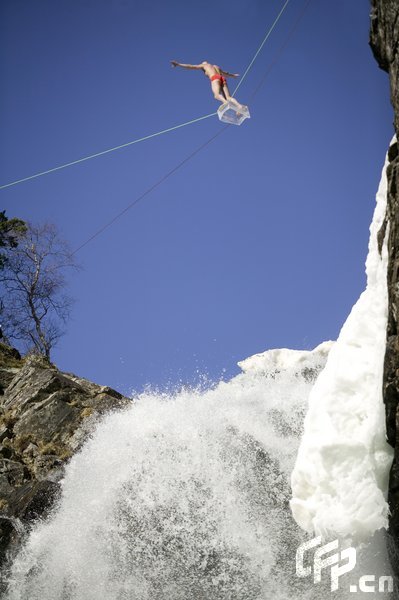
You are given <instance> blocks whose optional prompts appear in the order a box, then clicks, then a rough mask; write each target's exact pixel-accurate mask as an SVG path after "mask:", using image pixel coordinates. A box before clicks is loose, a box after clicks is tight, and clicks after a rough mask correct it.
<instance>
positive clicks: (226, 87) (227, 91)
mask: <svg viewBox="0 0 399 600" xmlns="http://www.w3.org/2000/svg"><path fill="white" fill-rule="evenodd" d="M223 94H224V95H225V98H226V100H228V101H229V102H231V103H232V104H234V106H236V107H237V108H241V107H242V104H240V103H239V102H237V100H236V99H235V98H233V96H230V91H229V88H228V85H227V83H225V84H224V86H223Z"/></svg>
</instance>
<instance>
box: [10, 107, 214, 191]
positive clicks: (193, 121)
mask: <svg viewBox="0 0 399 600" xmlns="http://www.w3.org/2000/svg"><path fill="white" fill-rule="evenodd" d="M214 115H216V113H215V112H214V113H211V114H209V115H205V116H203V117H198V118H197V119H192V120H191V121H187V122H186V123H181V124H180V125H175V126H174V127H169V128H168V129H162V131H157V132H156V133H150V135H145V136H144V137H141V138H137V139H136V140H133V141H131V142H126V143H125V144H121V145H120V146H114V147H113V148H108V149H107V150H102V151H101V152H96V153H95V154H90V155H89V156H84V157H83V158H78V160H73V161H71V162H69V163H65V164H64V165H59V166H58V167H54V168H53V169H48V170H47V171H41V172H40V173H36V174H35V175H30V176H29V177H23V178H22V179H17V181H12V182H11V183H6V184H5V185H1V186H0V190H3V189H4V188H7V187H11V186H12V185H17V184H18V183H22V182H23V181H29V180H30V179H35V178H36V177H41V176H42V175H47V174H48V173H54V171H60V170H61V169H66V168H67V167H71V166H72V165H77V164H78V163H81V162H84V161H85V160H90V159H92V158H96V157H97V156H102V155H103V154H108V153H109V152H115V150H121V148H126V147H127V146H133V144H138V143H139V142H144V140H149V139H150V138H153V137H156V136H158V135H162V134H163V133H168V132H169V131H174V130H175V129H179V128H180V127H185V126H186V125H191V124H192V123H197V122H198V121H203V120H204V119H209V117H213V116H214Z"/></svg>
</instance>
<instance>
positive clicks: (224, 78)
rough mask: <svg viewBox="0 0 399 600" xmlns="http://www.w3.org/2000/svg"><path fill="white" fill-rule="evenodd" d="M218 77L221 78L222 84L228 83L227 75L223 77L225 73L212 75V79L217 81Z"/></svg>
mask: <svg viewBox="0 0 399 600" xmlns="http://www.w3.org/2000/svg"><path fill="white" fill-rule="evenodd" d="M216 79H219V80H220V83H221V84H222V85H224V84H225V83H227V81H226V77H223V75H212V77H211V81H216Z"/></svg>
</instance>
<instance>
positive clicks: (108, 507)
mask: <svg viewBox="0 0 399 600" xmlns="http://www.w3.org/2000/svg"><path fill="white" fill-rule="evenodd" d="M304 356H305V362H304V363H303V364H302V366H301V369H299V370H298V366H291V367H289V366H288V367H287V368H285V369H280V370H277V371H276V370H275V369H272V370H271V371H269V373H265V372H264V371H262V369H259V368H258V369H252V370H250V371H248V372H247V373H242V374H241V375H239V376H238V377H236V378H234V379H233V380H232V381H230V382H228V383H220V384H219V385H218V386H217V387H215V388H214V389H211V390H208V391H205V392H203V391H202V392H200V391H192V390H183V391H180V392H179V393H177V394H175V395H172V396H167V395H165V394H158V395H157V394H144V395H142V396H141V397H140V398H138V399H137V401H136V402H135V403H134V404H132V406H131V407H130V408H128V409H126V410H124V411H122V412H116V413H114V414H111V415H109V416H107V417H106V418H105V419H104V420H103V421H102V422H101V423H100V424H99V425H98V426H97V427H96V429H95V431H94V433H93V436H92V438H91V439H90V440H89V441H88V442H87V443H86V444H85V446H84V447H83V448H82V450H81V451H80V452H79V453H78V454H77V455H76V456H75V457H74V458H73V459H72V461H71V462H70V464H69V465H68V467H67V470H66V474H65V479H64V481H63V493H62V498H61V500H60V502H59V504H58V506H57V507H56V509H55V510H54V512H53V514H52V515H51V517H50V518H49V519H47V521H46V522H43V523H40V524H38V525H37V526H36V527H35V529H34V530H33V531H32V532H31V534H30V535H29V537H28V539H27V541H26V543H25V545H24V547H23V548H22V550H21V552H20V553H19V555H18V556H17V557H16V559H15V560H14V562H13V565H12V567H11V569H10V571H9V573H8V575H7V576H8V582H9V588H8V591H7V592H6V594H5V598H6V599H7V600H17V599H18V600H39V599H40V600H100V599H101V600H163V599H164V598H168V599H171V600H266V599H268V598H276V599H277V600H283V599H284V600H285V599H288V598H292V597H293V596H294V597H296V598H298V599H301V598H303V599H305V598H306V599H316V598H319V597H320V598H322V597H325V588H324V590H323V589H321V587H320V585H319V587H316V586H315V585H313V584H312V581H304V580H300V579H298V578H297V577H296V575H295V552H296V549H297V546H298V545H299V544H300V543H301V541H302V540H303V539H304V536H303V534H302V533H301V532H300V530H299V528H298V527H297V525H296V524H295V523H294V522H293V520H292V517H291V514H290V510H289V507H288V501H289V498H290V486H289V476H290V472H291V470H292V467H293V464H294V461H295V455H296V451H297V447H298V443H299V436H300V434H301V430H302V424H303V418H304V413H305V411H306V404H307V398H308V394H309V391H310V389H311V387H312V385H313V380H314V374H315V370H314V369H316V370H317V369H318V368H319V367H320V364H321V363H322V362H323V361H324V358H323V357H322V355H321V354H320V353H317V352H316V353H313V354H310V353H308V354H307V353H305V354H304ZM328 593H329V592H328Z"/></svg>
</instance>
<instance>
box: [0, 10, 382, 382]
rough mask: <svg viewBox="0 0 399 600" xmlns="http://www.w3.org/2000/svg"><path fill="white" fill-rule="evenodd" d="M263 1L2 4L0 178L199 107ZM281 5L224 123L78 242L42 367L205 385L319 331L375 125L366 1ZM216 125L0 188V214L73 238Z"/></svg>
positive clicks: (261, 13)
mask: <svg viewBox="0 0 399 600" xmlns="http://www.w3.org/2000/svg"><path fill="white" fill-rule="evenodd" d="M282 4H283V2H281V1H280V0H279V1H277V0H247V1H246V2H245V3H243V2H242V1H238V0H212V1H211V0H203V1H202V2H187V1H184V2H183V1H182V0H171V1H170V2H168V3H165V2H162V1H160V0H152V1H150V2H149V1H144V0H143V1H141V0H58V1H57V2H53V1H52V0H35V2H31V1H30V0H3V2H2V3H1V5H0V77H1V81H2V83H3V85H2V88H3V90H2V94H1V97H0V127H1V132H2V133H1V139H0V185H1V184H5V183H8V182H9V181H13V180H15V179H19V178H21V177H25V176H29V175H31V174H33V173H36V172H38V171H43V170H45V169H49V168H52V167H54V166H57V165H59V164H62V163H65V162H69V161H72V160H75V159H78V158H80V157H82V156H85V155H87V154H92V153H95V152H99V151H101V150H104V149H106V148H109V147H112V146H116V145H119V144H123V143H125V142H128V141H130V140H133V139H135V138H137V137H140V136H143V135H147V134H150V133H153V132H156V131H158V130H161V129H165V128H167V127H171V126H173V125H177V124H179V123H182V122H185V121H188V120H190V119H193V118H196V117H199V116H202V115H205V114H208V113H209V112H212V111H214V110H216V108H217V106H218V103H217V102H216V101H215V100H214V99H213V96H212V95H211V93H210V89H209V88H210V86H209V82H208V81H207V79H206V78H205V77H204V76H203V75H202V74H201V73H200V72H194V71H184V70H181V69H172V68H171V67H170V64H169V60H170V59H176V60H179V61H181V62H193V63H197V62H201V61H203V60H209V61H210V62H216V63H217V64H219V65H221V66H222V67H223V68H224V69H227V70H231V71H233V72H239V73H241V74H242V73H243V72H244V70H245V68H246V67H247V65H248V64H249V62H250V60H251V58H252V56H253V55H254V53H255V51H256V50H257V48H258V46H259V44H260V42H261V41H262V39H263V37H264V35H265V33H266V31H267V30H268V29H269V27H270V25H271V24H272V22H273V21H274V19H275V17H276V15H277V14H278V12H279V10H280V9H281V6H282ZM304 4H305V1H304V0H301V1H299V0H291V1H290V3H289V5H288V7H287V9H286V11H285V13H284V15H283V17H282V18H281V20H280V22H279V24H278V26H277V27H276V29H275V31H274V32H273V34H272V35H271V37H270V39H269V40H268V42H267V43H266V44H265V46H264V48H263V50H262V52H261V54H260V55H259V57H258V59H257V60H256V62H255V64H254V66H253V68H252V69H251V71H250V73H249V74H248V76H247V77H246V79H245V81H244V82H243V85H242V87H241V88H240V90H239V94H238V98H239V99H240V100H241V101H242V102H243V103H248V104H249V108H250V110H251V115H252V118H251V120H249V121H246V122H245V123H244V124H243V125H242V126H241V127H230V128H228V130H227V131H226V132H225V133H223V135H221V136H219V137H218V138H217V139H216V140H215V141H213V142H212V143H211V144H209V145H208V146H207V147H206V148H205V149H204V150H203V151H201V152H200V153H199V154H198V155H196V156H195V157H194V158H193V159H192V160H190V161H189V162H188V163H187V164H185V165H184V166H183V167H182V168H181V169H179V170H178V171H177V172H176V173H175V174H174V175H173V176H172V177H170V178H169V179H168V180H167V181H165V182H164V183H163V184H162V185H161V186H160V187H159V188H157V189H156V190H155V191H154V192H152V193H151V194H150V195H148V196H147V197H146V198H145V199H144V200H143V201H142V202H140V203H139V204H138V205H137V206H135V207H134V208H133V209H132V210H131V211H129V212H127V213H126V214H125V215H124V216H123V217H122V218H121V219H120V220H118V221H116V222H115V223H114V225H113V226H112V227H110V228H109V229H108V230H106V231H105V232H104V233H103V234H102V235H101V236H99V237H97V238H96V239H95V240H93V242H92V243H90V244H88V245H87V246H86V247H85V248H83V249H82V250H81V251H80V252H79V253H78V256H79V261H80V263H81V264H82V266H83V270H82V271H81V272H80V273H78V274H74V275H73V276H72V277H71V280H70V288H71V289H70V291H71V294H72V295H73V296H74V297H75V299H76V304H75V306H74V310H73V314H72V318H71V321H70V323H69V325H68V331H67V334H66V335H65V336H64V338H62V340H61V341H60V344H59V346H58V348H57V349H56V350H55V351H54V355H53V359H54V362H56V364H57V365H58V366H59V367H60V368H61V369H63V370H66V371H73V372H76V373H78V374H80V375H82V376H85V377H88V378H90V379H92V380H94V381H97V382H99V383H103V384H107V385H111V386H114V387H116V388H118V389H120V390H122V391H123V392H125V393H126V392H128V391H129V390H131V389H135V390H140V389H142V388H143V386H145V385H146V384H152V385H154V386H159V387H161V388H162V387H164V386H166V385H172V386H173V385H179V384H180V383H181V382H183V383H196V382H198V381H199V380H200V379H201V376H202V375H203V374H206V375H207V376H208V377H210V378H211V379H213V380H216V379H218V378H220V377H221V376H223V377H225V378H227V377H230V376H231V375H233V374H235V373H237V372H238V368H237V367H236V363H237V361H238V360H240V359H243V358H245V357H247V356H249V355H251V354H255V353H257V352H262V351H264V350H266V349H269V348H275V347H289V348H295V349H300V348H305V349H309V348H312V347H314V346H315V345H317V344H318V343H320V342H321V341H323V340H326V339H335V338H336V337H337V335H338V332H339V330H340V327H341V326H342V323H343V322H344V320H345V318H346V316H347V314H348V313H349V311H350V309H351V307H352V305H353V303H354V302H355V301H356V299H357V297H358V295H359V294H360V292H361V291H362V289H363V288H364V284H365V277H364V261H365V258H366V253H367V242H368V227H369V224H370V221H371V217H372V212H373V208H374V201H375V200H374V198H375V192H376V189H377V186H378V181H379V178H380V173H381V169H382V165H383V160H384V154H385V151H386V148H387V145H388V143H389V140H390V138H391V136H392V133H393V128H392V119H393V117H392V110H391V107H390V104H389V84H388V78H387V76H386V74H385V73H383V72H382V71H380V70H379V69H378V66H377V64H376V62H375V61H374V59H373V57H372V54H371V51H370V49H369V47H368V25H369V21H368V19H369V3H368V2H367V1H366V0H361V1H358V2H348V1H347V0H336V1H335V2H333V3H332V2H331V1H330V0H313V1H312V2H311V3H310V5H309V7H308V9H307V11H306V13H305V15H304V16H303V18H302V20H301V23H300V25H299V27H298V29H297V30H296V31H295V33H294V35H292V36H291V38H290V40H289V43H288V45H287V46H286V48H285V50H284V52H283V53H282V54H281V55H280V56H279V58H278V60H277V62H276V63H275V64H274V66H273V69H272V70H271V71H270V73H269V75H268V77H267V79H266V81H265V83H264V85H263V86H262V88H261V89H260V90H259V92H258V93H257V95H256V96H255V98H254V99H253V101H252V102H250V101H249V98H250V96H251V94H252V93H253V91H254V90H255V89H256V87H257V86H258V84H259V82H260V81H261V80H262V78H263V76H264V74H265V73H266V72H267V71H268V69H269V66H270V64H271V63H272V62H273V61H274V59H275V56H276V53H278V52H279V48H280V47H281V44H283V43H284V41H285V40H286V38H287V35H288V33H289V31H290V30H291V28H292V26H293V25H294V23H295V22H296V20H297V18H298V15H299V14H300V12H301V11H302V9H303V6H304ZM221 127H222V125H221V124H220V123H219V121H218V120H217V118H216V117H213V118H210V119H207V120H205V121H202V122H200V123H196V124H193V125H190V126H188V127H185V128H183V129H180V130H178V131H175V132H172V133H168V134H165V135H163V136H161V137H158V138H155V139H152V140H148V141H146V142H142V143H140V144H138V145H136V146H132V147H130V148H127V149H124V150H120V151H117V152H114V153H112V154H108V155H105V156H102V157H99V158H96V159H93V160H91V161H88V162H85V163H82V164H79V165H76V166H73V167H70V168H68V169H65V170H63V171H59V172H56V173H52V174H49V175H46V176H43V177H40V178H38V179H34V180H31V181H28V182H25V183H21V184H19V185H17V186H14V187H11V188H7V189H4V190H1V191H0V194H1V203H0V207H1V208H2V209H3V208H5V209H6V210H7V214H8V215H9V216H19V217H21V218H24V219H27V220H32V221H35V222H41V221H45V220H47V221H50V222H53V223H56V224H57V225H58V226H59V228H60V229H61V231H62V234H63V236H64V237H65V238H67V239H68V240H69V241H70V243H71V245H72V247H73V248H76V247H78V246H79V245H80V244H81V243H82V242H84V241H85V240H86V239H87V238H88V237H90V236H91V235H92V234H93V233H94V232H95V231H96V230H98V229H99V228H100V227H101V226H102V225H103V224H104V223H106V222H108V221H109V220H110V219H112V218H113V217H114V216H115V214H117V213H118V212H119V211H121V210H123V209H124V208H125V207H126V206H127V205H128V204H130V203H131V202H132V201H133V200H134V199H135V198H137V197H138V196H139V195H140V194H142V193H143V192H144V191H145V190H146V189H147V188H148V187H149V186H151V185H152V184H153V183H155V182H156V181H157V180H158V179H159V178H160V177H162V176H163V175H164V174H165V173H167V172H168V171H169V170H170V169H172V168H173V167H175V166H176V165H177V164H178V163H179V162H180V161H182V160H183V159H184V158H185V157H186V156H187V155H189V154H190V153H191V152H193V151H194V150H195V149H196V148H197V147H198V146H199V145H200V144H202V143H204V142H205V141H206V140H207V139H209V138H210V137H211V136H212V135H214V134H215V133H217V132H218V131H219V130H220V128H221Z"/></svg>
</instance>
